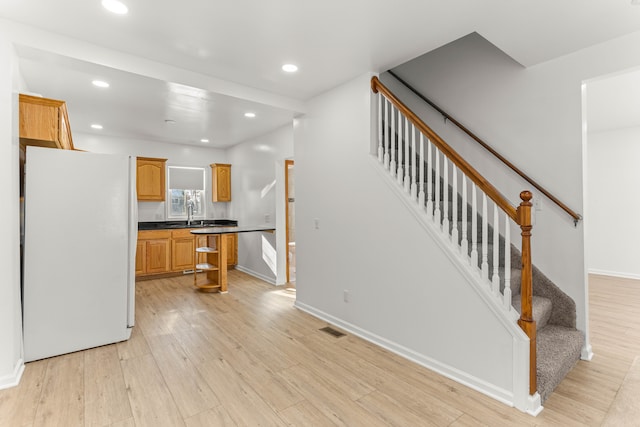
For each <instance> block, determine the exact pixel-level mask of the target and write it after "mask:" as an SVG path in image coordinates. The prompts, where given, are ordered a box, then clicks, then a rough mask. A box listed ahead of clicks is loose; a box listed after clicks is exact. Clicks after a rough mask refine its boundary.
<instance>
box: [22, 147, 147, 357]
mask: <svg viewBox="0 0 640 427" xmlns="http://www.w3.org/2000/svg"><path fill="white" fill-rule="evenodd" d="M135 177H136V169H135V157H129V156H122V155H111V154H96V153H87V152H82V151H71V150H57V149H51V148H40V147H31V146H29V147H27V155H26V163H25V193H24V197H25V199H24V242H23V243H24V264H23V298H22V304H23V317H24V319H23V327H24V360H25V361H26V362H29V361H32V360H38V359H43V358H46V357H51V356H56V355H59V354H65V353H70V352H73V351H77V350H83V349H87V348H91V347H97V346H100V345H105V344H110V343H114V342H118V341H124V340H126V339H128V338H129V337H130V335H131V328H132V327H133V324H134V305H135V252H136V239H137V230H138V218H137V198H136V185H135Z"/></svg>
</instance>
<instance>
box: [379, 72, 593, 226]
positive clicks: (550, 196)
mask: <svg viewBox="0 0 640 427" xmlns="http://www.w3.org/2000/svg"><path fill="white" fill-rule="evenodd" d="M388 73H389V74H391V75H392V76H393V77H394V78H395V79H396V80H398V81H399V82H400V83H402V84H403V85H404V86H406V87H407V89H409V90H410V91H411V92H413V93H414V94H415V95H417V96H418V97H419V98H420V99H422V100H423V101H424V102H426V103H427V104H429V105H430V106H431V107H433V109H434V110H436V111H437V112H438V113H440V114H442V116H443V117H444V118H445V119H446V120H448V121H450V122H451V123H453V124H454V125H456V126H458V128H460V130H462V131H463V132H464V133H466V134H467V135H469V136H470V137H471V138H472V139H473V140H474V141H476V142H477V143H478V144H480V145H481V146H482V147H483V148H484V149H485V150H487V151H488V152H489V153H491V154H493V155H494V156H495V157H496V158H497V159H498V160H500V161H501V162H502V163H504V164H505V165H506V166H507V167H508V168H510V169H511V170H512V171H514V172H515V173H517V174H518V175H519V176H520V177H521V178H522V179H524V180H525V181H527V182H528V183H529V184H531V185H533V186H534V187H535V188H536V189H537V190H538V191H540V192H541V193H542V194H544V195H545V196H546V197H547V198H548V199H549V200H551V201H552V202H553V203H555V204H556V205H558V206H559V207H560V208H561V209H562V210H564V211H565V212H566V213H568V214H569V215H571V217H572V218H573V222H574V225H577V224H578V221H580V220H581V219H582V216H581V215H580V214H578V213H576V212H574V211H573V210H571V209H570V208H569V207H568V206H567V205H565V204H564V203H562V202H561V201H560V200H559V199H558V198H557V197H555V196H554V195H553V194H551V193H550V192H549V191H547V190H546V189H545V188H544V187H542V186H541V185H540V184H538V183H537V182H536V181H534V180H533V179H532V178H530V177H529V176H528V175H527V174H525V173H524V172H523V171H521V170H520V169H519V168H518V167H517V166H515V165H514V164H513V163H511V162H510V161H509V160H507V159H506V158H505V157H504V156H502V155H501V154H500V153H498V152H497V151H496V150H495V149H493V147H491V146H490V145H489V144H487V143H486V142H484V141H483V140H482V139H480V138H479V137H478V136H476V135H475V134H474V133H473V132H471V131H470V130H469V129H467V128H466V127H465V126H464V125H463V124H462V123H460V122H459V121H457V120H456V119H454V118H453V117H451V116H450V115H449V114H447V113H446V112H445V111H444V110H443V109H442V108H440V107H438V106H437V105H436V104H434V103H433V102H432V101H431V100H430V99H429V98H427V97H426V96H424V95H422V94H421V93H420V92H418V90H417V89H415V88H414V87H413V86H411V85H410V84H409V83H407V82H406V81H404V80H403V79H401V78H400V77H398V75H397V74H395V73H394V72H393V71H388Z"/></svg>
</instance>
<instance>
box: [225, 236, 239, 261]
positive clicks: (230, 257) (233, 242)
mask: <svg viewBox="0 0 640 427" xmlns="http://www.w3.org/2000/svg"><path fill="white" fill-rule="evenodd" d="M237 263H238V235H237V234H229V235H228V236H227V265H236V264H237Z"/></svg>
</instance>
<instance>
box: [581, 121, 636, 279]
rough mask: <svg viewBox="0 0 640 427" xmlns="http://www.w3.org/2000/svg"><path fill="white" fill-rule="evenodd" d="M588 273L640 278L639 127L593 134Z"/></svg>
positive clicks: (590, 144)
mask: <svg viewBox="0 0 640 427" xmlns="http://www.w3.org/2000/svg"><path fill="white" fill-rule="evenodd" d="M587 146H588V150H589V158H588V162H587V181H588V183H589V184H588V185H589V199H588V204H587V215H588V219H589V230H590V232H589V235H588V236H587V237H588V238H587V254H588V259H587V266H588V268H589V272H591V273H597V274H607V275H612V276H621V277H628V278H633V279H640V262H638V261H639V260H638V255H639V254H640V251H638V238H640V222H639V221H637V220H636V218H635V214H636V213H637V212H640V193H639V192H638V184H639V183H640V167H638V162H639V161H640V127H635V128H626V129H616V130H610V131H603V132H595V133H589V135H588V145H587Z"/></svg>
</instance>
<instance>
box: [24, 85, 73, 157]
mask: <svg viewBox="0 0 640 427" xmlns="http://www.w3.org/2000/svg"><path fill="white" fill-rule="evenodd" d="M19 100H20V107H19V111H20V143H21V144H22V145H36V146H39V147H49V148H63V149H65V150H73V139H72V138H71V127H70V126H69V116H68V114H67V104H65V102H64V101H58V100H55V99H48V98H41V97H38V96H31V95H23V94H20V97H19Z"/></svg>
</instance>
